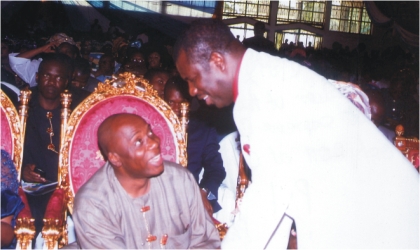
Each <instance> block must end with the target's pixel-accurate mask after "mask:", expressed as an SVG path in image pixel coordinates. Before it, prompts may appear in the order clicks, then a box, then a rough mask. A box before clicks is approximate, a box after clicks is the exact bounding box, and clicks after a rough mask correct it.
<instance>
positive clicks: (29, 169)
mask: <svg viewBox="0 0 420 250" xmlns="http://www.w3.org/2000/svg"><path fill="white" fill-rule="evenodd" d="M34 170H35V164H26V165H25V166H23V168H22V178H23V180H24V181H26V182H35V183H44V182H46V180H45V179H44V178H42V177H41V176H40V175H39V174H37V173H35V172H34Z"/></svg>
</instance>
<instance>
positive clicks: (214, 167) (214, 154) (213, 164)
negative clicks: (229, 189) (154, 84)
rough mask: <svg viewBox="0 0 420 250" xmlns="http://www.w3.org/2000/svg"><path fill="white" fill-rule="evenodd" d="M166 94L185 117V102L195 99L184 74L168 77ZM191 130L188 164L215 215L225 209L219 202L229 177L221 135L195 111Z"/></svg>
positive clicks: (189, 134)
mask: <svg viewBox="0 0 420 250" xmlns="http://www.w3.org/2000/svg"><path fill="white" fill-rule="evenodd" d="M164 97H165V101H166V102H167V103H168V104H169V106H170V107H171V108H172V110H173V111H174V112H175V114H176V115H177V116H178V117H181V104H182V103H184V102H187V103H189V104H190V102H191V100H192V97H191V96H190V95H189V93H188V83H187V82H185V81H184V80H183V79H182V78H181V77H180V76H175V77H172V78H170V79H169V80H168V82H167V83H166V85H165V94H164ZM187 134H188V138H187V139H188V140H187V155H188V165H187V168H188V170H190V172H191V173H192V174H193V175H194V178H195V180H196V181H197V183H198V184H199V186H200V188H201V196H202V198H203V203H204V206H205V207H206V209H207V212H208V213H209V215H210V216H212V215H213V213H216V212H218V211H219V210H220V209H222V207H221V206H220V205H219V203H218V202H217V199H218V189H219V187H220V184H221V183H222V181H223V180H224V179H225V177H226V171H225V169H224V167H223V161H222V156H221V155H220V153H219V148H220V147H219V141H218V138H217V136H218V135H217V132H216V130H215V129H214V128H212V127H210V126H209V125H207V124H206V123H205V122H203V121H200V120H198V119H196V118H195V117H194V113H190V120H189V122H188V128H187Z"/></svg>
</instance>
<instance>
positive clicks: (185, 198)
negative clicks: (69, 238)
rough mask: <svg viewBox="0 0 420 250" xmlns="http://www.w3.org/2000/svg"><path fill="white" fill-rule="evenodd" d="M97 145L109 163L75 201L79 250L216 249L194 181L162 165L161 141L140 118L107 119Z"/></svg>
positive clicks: (214, 234) (172, 166) (215, 235)
mask: <svg viewBox="0 0 420 250" xmlns="http://www.w3.org/2000/svg"><path fill="white" fill-rule="evenodd" d="M109 131H112V133H110V132H109ZM98 143H99V147H100V149H101V151H102V154H103V155H104V156H105V158H106V160H107V163H106V164H105V165H104V166H103V167H102V168H100V169H99V170H98V171H97V172H96V173H95V174H94V175H93V176H92V177H91V178H90V179H89V180H88V181H87V182H86V183H85V184H84V185H83V186H82V188H81V189H80V190H79V191H78V193H77V194H76V197H75V199H74V212H73V219H74V224H75V228H76V235H77V241H78V243H79V245H80V247H81V248H97V249H100V248H115V249H117V248H118V249H127V248H132V249H137V248H171V249H172V248H182V249H187V248H220V239H219V234H218V232H217V230H216V228H215V226H214V224H213V222H212V220H211V218H210V216H209V215H208V214H207V213H206V210H205V209H204V206H203V203H202V200H201V195H200V189H199V188H198V186H197V184H196V183H195V180H194V177H193V176H192V175H191V174H190V173H189V172H188V170H187V169H185V168H183V167H181V166H180V165H178V164H175V163H170V162H164V161H163V159H162V156H161V154H160V139H159V138H158V137H157V136H156V135H155V134H154V133H153V131H152V130H151V128H150V125H149V124H147V123H146V122H145V121H144V120H143V119H142V118H141V117H139V116H137V115H133V114H115V115H112V116H110V117H108V118H107V119H105V121H104V122H103V123H102V124H101V125H100V126H99V129H98Z"/></svg>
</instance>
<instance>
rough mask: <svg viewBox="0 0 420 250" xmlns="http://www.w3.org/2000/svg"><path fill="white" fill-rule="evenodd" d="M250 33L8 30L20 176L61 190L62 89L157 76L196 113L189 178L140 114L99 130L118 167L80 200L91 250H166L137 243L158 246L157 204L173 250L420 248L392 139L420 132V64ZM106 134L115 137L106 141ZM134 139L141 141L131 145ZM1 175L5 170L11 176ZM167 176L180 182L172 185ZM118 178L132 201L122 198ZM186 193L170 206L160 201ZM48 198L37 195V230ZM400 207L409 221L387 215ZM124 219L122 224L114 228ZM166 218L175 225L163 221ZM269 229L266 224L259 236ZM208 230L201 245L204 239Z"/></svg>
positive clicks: (398, 56)
mask: <svg viewBox="0 0 420 250" xmlns="http://www.w3.org/2000/svg"><path fill="white" fill-rule="evenodd" d="M111 27H114V25H112V26H111ZM254 27H255V37H254V38H249V39H245V40H244V41H242V42H241V41H239V40H237V39H236V38H234V36H233V35H232V33H231V32H230V30H229V28H228V26H226V25H225V24H223V22H221V21H217V20H213V19H203V20H199V21H196V22H193V23H192V24H191V26H190V28H189V29H188V30H187V31H186V32H185V33H183V34H180V36H179V37H178V39H177V42H176V43H175V41H171V40H170V39H167V38H166V37H164V36H162V37H161V39H159V38H157V39H145V35H144V34H143V35H142V36H133V35H128V34H123V33H121V32H120V31H119V30H118V29H116V28H114V29H112V30H111V31H109V32H103V31H102V29H101V28H100V26H99V24H98V22H97V21H95V22H94V23H93V24H92V32H91V33H92V36H90V37H79V36H70V35H68V34H66V33H62V32H59V33H55V34H48V35H49V37H48V39H45V40H42V39H38V38H36V39H34V38H33V39H34V41H37V42H36V45H35V46H34V45H33V44H34V43H33V42H29V41H30V40H25V39H15V38H12V37H13V34H3V37H2V57H1V63H2V76H1V80H2V84H1V88H2V90H3V91H4V92H5V93H6V94H7V95H8V96H9V97H10V99H11V100H12V101H13V102H14V103H15V105H16V106H18V97H19V90H21V89H24V88H29V89H30V90H31V91H32V98H31V100H30V103H29V107H30V108H29V114H28V121H27V128H26V137H25V141H24V142H25V143H24V155H23V165H22V180H23V181H25V182H37V183H46V182H54V181H57V178H58V168H57V166H58V157H59V154H58V147H59V135H60V129H61V128H60V108H61V107H60V94H61V93H62V92H63V91H64V90H66V89H67V90H69V92H70V93H72V99H73V101H72V108H71V109H72V110H73V109H74V108H75V107H76V106H77V105H78V104H79V103H81V102H82V101H83V100H84V99H85V98H86V97H87V96H88V95H89V94H90V93H91V92H93V91H94V90H95V88H96V86H97V85H98V83H99V82H104V81H105V80H106V79H110V78H112V76H113V75H116V74H119V73H124V72H130V73H132V74H135V75H136V76H143V77H144V78H145V79H147V80H148V81H149V83H150V84H151V85H152V86H153V88H154V89H155V90H156V93H157V95H158V96H159V97H160V98H162V99H163V100H165V101H166V102H167V103H168V104H169V106H170V107H171V108H172V109H173V111H174V112H175V113H176V114H177V115H179V106H180V103H182V102H189V103H190V105H191V115H190V117H191V119H190V123H189V126H188V143H187V145H188V148H187V153H188V166H187V169H188V170H189V173H187V172H183V170H181V169H180V168H179V167H178V166H172V165H171V164H169V163H166V162H165V163H163V162H162V159H161V158H159V157H157V155H159V154H160V153H159V150H158V149H156V148H159V146H158V145H159V140H158V139H156V136H155V135H154V134H153V132H152V131H148V126H147V123H146V122H145V121H144V120H143V119H142V118H141V117H135V116H132V115H116V116H112V117H110V118H109V119H107V120H106V121H105V122H104V123H103V124H102V125H101V128H100V129H99V130H100V131H98V138H99V145H100V147H101V151H102V153H103V154H104V156H105V159H107V160H108V162H107V164H106V165H105V166H104V167H103V168H102V169H101V170H100V173H98V174H97V175H95V177H94V178H92V179H91V180H89V182H88V184H86V186H85V187H84V188H83V189H82V190H81V192H79V193H80V195H78V196H76V200H75V213H74V217H75V227H76V233H77V238H78V240H79V242H78V243H79V244H80V246H81V247H83V248H108V247H114V248H141V247H150V246H154V245H150V244H151V243H150V242H151V241H149V240H150V239H151V238H150V239H149V238H148V240H147V241H146V242H147V244H146V242H145V239H141V240H134V238H135V239H137V238H136V237H135V236H134V235H133V232H137V231H133V230H138V232H139V234H142V235H147V237H149V236H153V235H151V232H150V231H149V228H148V226H147V225H146V227H144V226H138V225H132V224H131V223H130V221H131V220H133V219H134V218H136V217H139V216H142V217H144V218H146V217H145V212H146V211H143V210H147V211H149V210H148V209H149V208H148V209H146V208H145V204H146V203H148V202H149V203H150V204H153V205H154V206H155V207H159V208H158V209H157V210H153V212H149V213H148V216H149V214H150V217H149V218H150V219H149V221H148V220H146V219H145V223H146V224H149V223H151V224H152V225H153V227H154V229H155V233H159V237H160V238H162V239H165V245H166V238H167V239H168V242H169V243H168V246H171V247H175V248H189V247H198V248H206V247H211V248H219V247H220V246H222V247H226V248H258V249H261V248H265V247H271V246H273V247H279V246H285V247H287V245H288V243H290V242H289V237H290V229H291V228H293V232H298V233H297V235H298V243H299V246H301V247H304V248H305V247H311V248H317V247H325V246H326V245H329V246H331V247H337V248H342V247H343V246H348V247H352V248H354V247H363V248H365V247H376V248H378V247H379V248H382V247H395V248H396V247H398V248H400V247H402V246H407V247H413V246H415V245H416V244H417V247H418V229H419V228H418V223H417V224H416V225H413V221H415V222H416V221H418V213H417V217H416V215H414V214H413V213H412V212H413V210H415V209H417V212H418V190H417V192H416V191H413V187H414V188H415V186H416V180H415V179H413V178H414V177H415V176H414V175H412V174H413V173H412V172H411V170H412V169H408V166H407V165H408V164H407V162H404V161H403V157H402V156H401V155H397V153H399V152H398V151H396V149H395V148H393V145H392V144H391V143H390V142H389V141H391V142H392V138H393V137H395V134H394V132H393V131H394V129H395V126H396V125H398V124H402V125H403V126H404V128H405V135H407V136H416V137H418V136H419V99H418V98H419V96H418V86H419V76H418V75H419V72H418V62H419V58H418V54H415V53H407V52H405V51H403V50H401V49H400V48H399V47H394V48H389V49H387V50H385V51H381V52H379V51H370V52H369V51H366V49H365V48H364V45H363V44H360V45H359V46H358V47H357V48H356V49H354V50H353V51H350V50H349V49H348V47H346V48H344V49H343V48H342V46H341V45H340V44H338V43H335V44H334V46H333V48H332V49H320V50H314V49H313V48H312V47H310V48H304V47H303V45H302V44H298V46H296V47H295V46H293V45H290V44H287V42H286V43H284V44H283V46H282V48H281V49H280V50H276V49H275V47H274V43H273V42H270V41H268V40H267V39H265V38H264V37H263V33H264V23H260V22H259V23H257V24H256V25H255V26H254ZM43 35H45V34H43ZM214 37H217V38H218V39H214ZM39 41H41V42H39ZM29 45H30V46H29ZM257 52H266V53H257ZM326 79H330V80H335V81H336V82H342V83H351V85H350V86H352V87H355V88H356V89H358V90H360V91H362V92H363V93H366V96H368V98H369V102H370V103H368V104H367V105H368V106H369V110H370V113H369V117H368V118H371V120H372V121H369V120H367V119H365V117H364V116H362V112H360V114H359V113H357V112H356V113H355V112H354V110H353V109H354V105H350V104H349V103H350V102H346V101H348V98H345V97H343V94H342V93H340V92H339V91H337V87H336V88H334V87H332V86H333V84H331V82H328V81H327V80H326ZM337 93H340V95H338V94H337ZM349 99H350V98H349ZM372 125H375V126H372ZM108 130H112V131H114V132H115V134H114V135H110V134H109V133H105V132H104V131H108ZM149 130H150V129H149ZM46 131H47V132H46ZM234 131H239V133H240V135H241V147H242V151H243V152H244V157H245V160H246V162H247V164H248V165H249V167H250V169H251V171H252V176H253V182H252V186H251V188H249V190H248V191H247V193H246V196H247V197H246V198H245V199H244V202H243V204H242V205H241V212H240V213H239V215H238V216H237V218H236V221H235V223H234V225H233V227H232V228H230V229H229V233H228V235H227V236H226V238H225V239H224V240H223V243H222V245H220V244H221V243H220V240H219V239H218V234H217V231H216V230H215V229H214V227H210V226H209V225H211V223H212V221H211V217H212V215H213V213H216V212H218V211H219V210H221V209H223V207H221V206H220V204H219V203H218V188H219V187H220V185H221V183H222V182H223V180H224V179H225V178H226V171H225V169H224V167H223V160H222V158H221V154H220V153H219V144H218V143H219V141H220V139H221V138H223V137H224V136H225V135H227V134H229V133H231V132H234ZM133 134H136V135H138V136H139V139H138V141H139V142H141V143H139V144H137V141H132V138H131V137H130V136H131V135H133ZM382 134H385V136H386V137H385V136H383V135H382ZM117 135H120V136H117ZM140 136H143V137H144V139H142V138H140ZM381 136H382V137H381ZM384 138H385V139H386V138H388V140H389V141H385V140H384ZM110 141H113V142H114V141H118V143H116V144H114V143H110ZM143 142H147V143H146V144H147V145H143ZM130 143H134V144H133V148H135V147H140V146H141V147H143V148H142V149H140V148H139V149H135V150H134V149H132V148H131V146H126V145H130ZM131 150H134V151H133V152H131ZM152 151H153V152H152ZM139 152H142V153H139ZM151 152H152V153H151ZM385 156H386V157H385ZM2 158H3V152H2ZM151 158H152V160H150V159H151ZM139 159H140V160H139ZM152 163H153V164H152ZM150 164H152V165H153V166H152V165H150ZM3 165H4V164H3V161H2V175H3ZM397 166H398V168H397ZM411 168H412V167H411ZM163 169H165V173H164V174H162V171H163ZM401 169H402V170H401ZM40 171H41V172H44V173H45V175H41V174H40ZM202 171H203V173H202V177H200V172H202ZM111 172H112V174H111ZM378 176H379V177H378ZM396 176H398V178H392V177H396ZM168 178H169V179H171V180H172V179H174V178H175V179H177V181H176V183H172V182H170V183H168ZM104 180H106V182H105V184H104ZM181 180H182V181H181ZM417 182H418V180H417ZM118 183H120V185H121V187H122V189H121V190H120V189H119V190H118V191H115V190H114V189H113V188H111V187H112V185H119V184H118ZM128 183H130V184H128ZM108 184H109V185H110V186H109V187H106V188H104V185H108ZM417 184H418V183H417ZM98 185H100V186H101V187H102V188H101V192H103V194H104V195H102V196H101V197H108V198H109V197H111V198H109V199H102V198H101V199H96V200H92V197H94V196H96V195H97V193H95V192H96V191H97V189H95V187H96V186H98ZM151 185H152V186H151ZM157 187H159V188H157ZM395 187H398V190H395ZM175 189H176V190H177V192H171V195H172V196H171V197H170V199H169V198H168V199H165V202H167V203H165V204H164V205H162V201H159V199H157V198H159V197H161V196H165V195H166V196H168V195H169V194H168V192H169V191H168V190H172V191H173V190H175ZM111 194H112V195H111ZM145 194H147V197H146V196H145ZM50 195H51V193H47V194H43V195H40V196H30V195H28V202H29V205H30V207H31V211H32V215H33V217H34V218H35V225H36V233H37V234H39V232H40V231H41V230H42V226H43V221H42V219H43V216H44V214H45V209H46V206H47V203H48V200H49V198H50ZM127 195H128V196H127ZM385 197H386V199H385ZM200 199H201V200H202V201H203V202H202V203H201V202H198V200H200ZM180 201H182V202H180ZM104 203H105V204H106V203H109V204H112V203H115V204H117V203H118V204H127V206H126V207H130V209H121V208H117V207H114V206H109V207H108V209H109V211H102V210H101V209H100V207H101V206H102V205H103V204H104ZM181 203H182V204H181ZM391 203H392V204H391ZM416 204H417V205H416ZM408 207H410V209H408V210H407V209H406V208H408ZM136 209H137V210H138V211H137V210H136ZM171 209H173V210H176V211H177V212H174V211H172V210H171ZM96 210H98V211H101V212H100V213H102V214H100V213H99V212H98V211H96ZM185 210H188V212H189V213H187V214H185V213H184V212H185ZM402 210H405V211H406V212H405V213H404V215H402V214H400V213H398V216H397V215H396V216H392V218H389V217H390V216H387V215H390V214H392V212H393V211H394V212H395V211H402ZM140 211H141V213H140ZM326 211H329V212H326ZM378 211H380V212H378ZM104 213H106V216H103V215H104ZM86 214H91V215H92V216H91V217H87V216H86ZM115 214H119V215H120V214H125V215H124V217H123V218H121V219H117V220H116V219H115V218H112V215H115ZM162 214H171V216H167V217H165V216H164V218H163V219H154V218H156V217H159V216H162ZM174 214H177V215H179V214H182V216H181V218H174V216H173V215H174ZM99 215H100V216H99ZM8 218H10V213H9V217H8ZM92 218H94V219H92ZM104 218H107V219H109V221H107V220H104ZM416 219H417V220H416ZM117 221H118V223H125V224H127V225H129V226H121V225H116V224H115V223H117ZM9 224H10V223H9ZM414 224H415V223H414ZM98 225H101V226H98ZM167 225H173V226H174V227H175V228H177V229H176V230H172V233H173V234H175V235H169V236H168V235H167V234H166V233H167V232H168V231H167V229H166V228H165V226H167ZM257 225H262V226H258V227H259V229H256V228H255V227H256V226H257ZM115 228H118V229H119V231H118V232H117V233H115V232H114V231H113V230H114V229H115ZM2 229H3V177H2ZM332 229H333V230H332ZM165 230H166V231H165ZM169 231H171V230H169ZM112 232H114V233H115V234H116V235H119V236H115V235H112V234H111V233H112ZM197 232H201V233H202V234H201V235H200V236H199V237H196V236H197ZM356 232H357V233H356ZM416 232H417V236H416ZM413 233H414V236H412V237H411V236H407V235H412V234H413ZM165 235H166V236H165ZM115 237H117V238H118V241H115V240H114V239H115ZM154 237H156V235H155V236H154ZM165 237H166V238H165ZM168 237H169V238H168ZM38 238H39V237H38ZM407 238H409V240H407ZM2 239H3V236H2ZM154 240H156V239H154ZM154 240H152V241H154ZM326 243H327V244H326ZM8 244H10V242H8ZM12 244H13V242H12ZM35 244H36V240H34V246H35ZM148 244H149V245H148ZM2 247H3V240H2ZM155 247H157V245H156V246H155Z"/></svg>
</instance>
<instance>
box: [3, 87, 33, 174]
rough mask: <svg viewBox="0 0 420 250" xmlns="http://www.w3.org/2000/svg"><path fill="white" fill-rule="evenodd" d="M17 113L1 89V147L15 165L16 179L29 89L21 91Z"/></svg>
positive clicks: (29, 93)
mask: <svg viewBox="0 0 420 250" xmlns="http://www.w3.org/2000/svg"><path fill="white" fill-rule="evenodd" d="M21 94H22V95H21V100H20V103H21V105H20V108H19V113H18V111H17V110H16V108H15V106H14V105H13V103H12V101H11V100H10V98H9V97H8V96H7V95H6V94H5V93H4V92H3V90H1V115H0V122H1V149H3V150H5V151H7V152H8V153H9V154H10V155H11V157H12V159H13V163H14V164H15V166H16V170H17V172H18V180H20V169H21V165H22V157H23V138H24V136H25V126H26V118H27V109H28V102H29V98H30V95H31V91H30V90H24V91H22V92H21Z"/></svg>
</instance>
